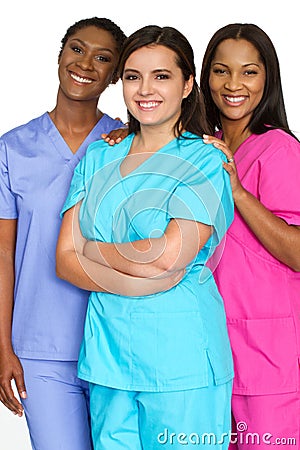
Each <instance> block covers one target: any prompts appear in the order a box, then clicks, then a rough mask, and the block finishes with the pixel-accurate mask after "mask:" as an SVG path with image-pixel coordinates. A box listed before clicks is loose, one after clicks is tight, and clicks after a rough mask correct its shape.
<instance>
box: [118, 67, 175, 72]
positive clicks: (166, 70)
mask: <svg viewBox="0 0 300 450" xmlns="http://www.w3.org/2000/svg"><path fill="white" fill-rule="evenodd" d="M126 72H134V73H140V71H139V70H137V69H131V68H130V67H127V68H126V69H125V70H124V73H126ZM166 72H167V73H172V71H171V70H169V69H154V70H152V73H166Z"/></svg>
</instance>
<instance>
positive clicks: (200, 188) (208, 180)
mask: <svg viewBox="0 0 300 450" xmlns="http://www.w3.org/2000/svg"><path fill="white" fill-rule="evenodd" d="M186 174H187V175H186V176H185V179H184V180H182V181H180V183H179V184H178V186H177V187H176V189H175V190H174V192H173V195H172V196H171V198H170V201H169V205H168V215H169V218H170V219H172V218H173V219H174V218H177V219H179V218H180V219H186V220H193V221H196V222H201V223H204V224H206V225H212V226H213V227H214V233H213V236H212V239H211V240H210V245H213V246H216V245H218V244H219V243H220V241H221V240H222V238H223V236H224V234H225V233H226V231H227V229H228V227H229V226H230V224H231V222H232V220H233V199H232V193H231V187H230V180H229V176H228V174H227V172H226V171H225V170H224V168H223V165H222V159H221V157H220V156H219V155H217V156H216V155H215V154H212V155H211V158H210V157H207V158H206V161H205V163H204V164H203V166H202V167H201V166H200V167H197V166H196V165H192V164H191V165H190V166H189V168H188V170H186Z"/></svg>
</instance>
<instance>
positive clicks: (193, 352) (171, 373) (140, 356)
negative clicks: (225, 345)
mask: <svg viewBox="0 0 300 450" xmlns="http://www.w3.org/2000/svg"><path fill="white" fill-rule="evenodd" d="M203 333H204V330H203V324H202V320H201V315H200V313H199V312H197V311H196V312H192V311H191V312H176V313H151V312H150V313H148V312H147V313H143V312H141V313H138V312H135V313H131V332H130V349H131V356H132V385H133V386H135V388H136V389H137V390H138V389H139V388H140V387H143V389H148V390H150V391H160V390H161V391H172V390H173V391H174V390H182V389H193V388H195V387H197V388H199V387H200V386H207V384H208V380H207V362H208V361H207V354H206V349H205V348H204V342H205V341H206V339H204V336H203Z"/></svg>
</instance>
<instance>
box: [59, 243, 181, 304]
mask: <svg viewBox="0 0 300 450" xmlns="http://www.w3.org/2000/svg"><path fill="white" fill-rule="evenodd" d="M57 275H58V276H59V277H60V278H62V279H64V280H66V281H68V282H69V283H71V284H74V285H75V286H77V287H79V288H81V289H85V290H89V291H94V292H109V293H112V294H117V295H124V296H128V297H136V296H146V295H151V294H156V293H157V292H162V291H166V290H168V289H170V288H171V287H173V286H175V285H176V284H177V283H178V282H179V281H180V279H181V278H182V275H183V271H178V272H175V273H174V274H172V275H171V276H170V277H167V278H164V279H152V278H148V279H147V278H140V277H133V276H130V275H127V274H124V273H122V272H119V271H117V270H115V269H112V268H110V267H107V266H103V265H102V264H98V263H95V262H94V261H91V260H89V259H88V258H87V257H85V256H83V255H82V254H78V253H75V252H71V251H70V252H66V254H64V255H61V256H60V257H59V258H58V259H57Z"/></svg>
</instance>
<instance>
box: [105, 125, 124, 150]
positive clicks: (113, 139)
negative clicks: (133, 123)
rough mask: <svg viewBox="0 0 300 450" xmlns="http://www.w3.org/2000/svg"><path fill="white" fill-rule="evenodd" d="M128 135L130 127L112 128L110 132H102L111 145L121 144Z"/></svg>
mask: <svg viewBox="0 0 300 450" xmlns="http://www.w3.org/2000/svg"><path fill="white" fill-rule="evenodd" d="M127 136H128V127H127V126H125V127H123V128H116V129H115V130H111V131H110V132H109V133H103V134H101V137H102V139H103V140H104V141H105V142H107V143H108V144H109V145H115V144H119V143H120V142H121V141H123V139H125V138H126V137H127Z"/></svg>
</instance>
